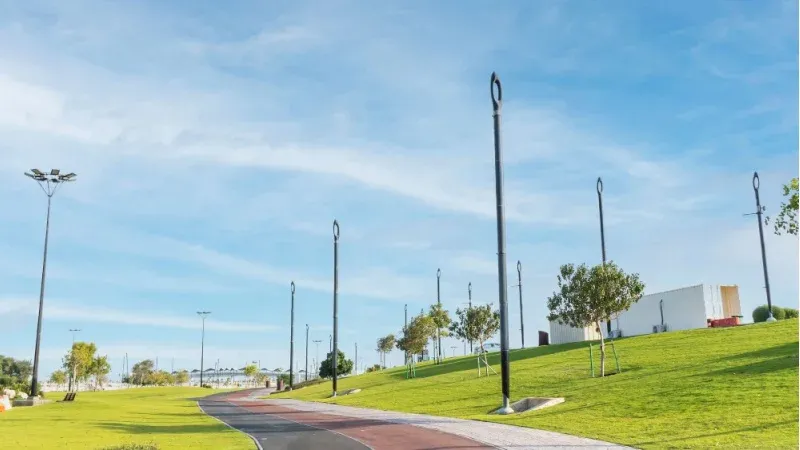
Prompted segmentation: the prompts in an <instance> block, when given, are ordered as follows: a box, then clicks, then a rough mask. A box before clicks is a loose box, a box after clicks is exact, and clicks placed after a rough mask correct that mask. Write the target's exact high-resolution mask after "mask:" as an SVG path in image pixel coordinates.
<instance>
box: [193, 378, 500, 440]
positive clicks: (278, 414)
mask: <svg viewBox="0 0 800 450" xmlns="http://www.w3.org/2000/svg"><path fill="white" fill-rule="evenodd" d="M263 394H264V392H263V391H260V390H256V391H240V392H235V393H228V394H215V395H212V396H209V397H206V398H204V399H201V400H199V401H198V405H199V406H200V408H201V409H202V410H203V411H204V412H205V413H206V414H208V415H210V416H212V417H215V418H217V419H218V420H220V421H222V422H224V423H225V424H227V425H228V426H230V427H232V428H235V429H237V430H240V431H242V432H244V433H246V434H248V435H249V436H250V437H251V438H253V440H254V441H255V443H256V445H257V446H258V448H260V449H269V450H273V449H275V450H284V449H285V450H290V449H291V450H294V449H297V450H299V449H309V450H313V449H325V450H366V449H374V450H423V449H441V450H444V449H465V450H466V449H471V450H485V449H492V448H494V447H492V446H488V445H485V444H481V443H479V442H476V441H473V440H470V439H467V438H464V437H461V436H456V435H450V434H447V433H443V432H441V431H437V430H431V429H425V428H421V427H415V426H413V425H407V424H398V423H394V422H386V421H382V420H375V419H371V418H356V417H348V416H343V415H334V414H324V413H318V412H313V411H303V410H301V409H297V408H293V407H286V406H280V405H275V404H273V403H272V402H271V401H269V402H268V401H262V400H257V399H255V398H254V397H255V396H256V395H263Z"/></svg>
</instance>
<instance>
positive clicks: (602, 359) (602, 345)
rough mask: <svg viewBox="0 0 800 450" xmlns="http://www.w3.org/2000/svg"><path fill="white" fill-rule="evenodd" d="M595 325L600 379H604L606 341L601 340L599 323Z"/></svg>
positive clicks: (601, 334) (601, 329)
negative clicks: (598, 341)
mask: <svg viewBox="0 0 800 450" xmlns="http://www.w3.org/2000/svg"><path fill="white" fill-rule="evenodd" d="M595 324H596V325H597V330H598V332H599V333H600V377H604V376H606V341H605V340H604V339H603V327H601V326H600V321H597V322H596V323H595Z"/></svg>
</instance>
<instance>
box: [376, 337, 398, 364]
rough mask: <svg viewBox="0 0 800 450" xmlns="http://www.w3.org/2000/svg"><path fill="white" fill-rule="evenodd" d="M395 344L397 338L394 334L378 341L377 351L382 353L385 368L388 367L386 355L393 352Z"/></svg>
mask: <svg viewBox="0 0 800 450" xmlns="http://www.w3.org/2000/svg"><path fill="white" fill-rule="evenodd" d="M394 344H395V338H394V335H393V334H387V335H386V336H384V337H382V338H380V339H378V348H377V350H378V351H379V352H380V353H381V359H382V365H383V367H386V354H387V353H389V352H391V351H392V349H393V348H394Z"/></svg>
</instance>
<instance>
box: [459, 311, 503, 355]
mask: <svg viewBox="0 0 800 450" xmlns="http://www.w3.org/2000/svg"><path fill="white" fill-rule="evenodd" d="M456 316H457V317H458V320H457V321H455V322H453V323H452V324H450V331H451V332H453V334H455V335H456V337H458V338H459V339H462V340H465V341H472V342H477V343H478V348H480V350H481V354H485V353H486V348H485V347H484V344H485V343H486V341H488V340H489V339H490V338H491V337H492V336H494V335H495V334H497V331H498V330H499V329H500V311H498V310H494V311H493V310H492V305H491V304H488V305H480V306H473V307H472V308H464V309H461V308H459V309H456Z"/></svg>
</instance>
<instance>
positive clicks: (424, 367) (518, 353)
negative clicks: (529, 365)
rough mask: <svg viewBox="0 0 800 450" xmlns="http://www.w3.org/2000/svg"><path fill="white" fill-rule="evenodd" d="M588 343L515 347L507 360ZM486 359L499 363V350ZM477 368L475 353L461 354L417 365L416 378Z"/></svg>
mask: <svg viewBox="0 0 800 450" xmlns="http://www.w3.org/2000/svg"><path fill="white" fill-rule="evenodd" d="M588 345H589V344H588V342H571V343H569V344H559V345H545V346H541V347H532V348H525V349H515V350H511V351H510V352H509V353H508V357H509V361H511V362H514V361H522V360H525V359H529V358H535V357H538V356H547V355H552V354H555V353H561V352H566V351H570V350H576V349H581V348H587V349H588ZM487 360H488V361H489V365H492V366H494V365H498V364H500V352H490V353H487ZM477 369H478V363H477V356H476V355H469V356H461V357H458V358H450V359H445V360H444V361H442V364H434V363H433V362H426V363H422V364H421V365H418V366H417V370H416V374H417V376H416V378H428V377H434V376H437V375H444V374H448V373H453V372H461V371H467V370H477ZM389 378H392V379H395V380H397V379H402V380H405V379H406V373H405V371H404V370H399V371H397V372H395V373H393V374H391V375H389Z"/></svg>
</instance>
